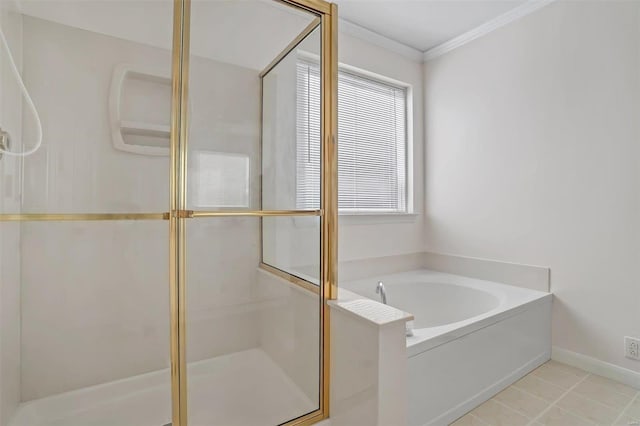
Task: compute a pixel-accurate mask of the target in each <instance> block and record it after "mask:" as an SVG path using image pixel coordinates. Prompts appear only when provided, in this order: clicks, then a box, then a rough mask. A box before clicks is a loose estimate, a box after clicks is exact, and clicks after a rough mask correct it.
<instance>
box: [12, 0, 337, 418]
mask: <svg viewBox="0 0 640 426" xmlns="http://www.w3.org/2000/svg"><path fill="white" fill-rule="evenodd" d="M274 1H279V2H281V3H284V4H288V5H290V6H292V7H297V8H302V9H305V10H308V11H311V12H313V13H315V14H317V15H319V17H320V18H319V19H320V26H321V40H322V41H321V43H322V49H321V66H322V71H321V72H322V76H321V77H322V78H321V81H322V83H321V85H322V93H321V111H322V117H321V129H322V148H321V150H322V153H321V158H322V164H321V175H322V178H321V197H320V200H321V201H320V210H253V211H251V210H224V211H192V210H187V209H186V207H187V197H186V195H187V144H188V142H187V137H188V118H189V117H188V112H187V104H188V92H189V54H190V50H189V36H190V31H191V25H190V12H191V0H174V13H173V47H172V91H171V148H170V151H171V160H170V167H171V170H170V184H169V191H170V206H169V207H170V209H169V212H150V213H25V214H0V222H23V221H24V222H67V221H114V220H127V221H131V220H168V221H169V252H170V258H169V290H170V314H171V316H170V327H171V337H170V346H171V397H172V425H173V426H187V424H188V423H187V362H186V337H185V330H186V311H187V306H186V274H185V271H186V260H187V257H186V221H187V220H191V219H197V218H202V217H228V216H254V217H265V216H319V217H320V220H321V230H320V232H321V235H320V241H321V250H320V256H321V259H320V262H321V268H320V270H321V272H320V275H321V277H320V286H319V289H316V288H314V289H313V290H314V291H315V292H317V293H319V296H320V298H321V301H322V309H321V312H320V328H321V329H320V336H321V337H320V339H321V349H320V352H321V353H320V358H321V362H320V401H319V402H320V404H319V405H320V407H319V408H318V409H317V410H315V411H312V412H310V413H308V414H306V415H304V416H301V417H298V418H296V419H293V420H291V421H289V422H287V423H284V425H288V426H289V425H291V426H293V425H295V426H299V425H300V426H302V425H310V424H313V423H316V422H318V421H320V420H322V419H324V418H327V417H328V416H329V376H330V374H329V373H330V347H329V343H330V336H329V308H328V305H327V300H331V299H335V298H336V297H337V258H338V257H337V245H338V239H337V237H338V236H337V230H338V226H337V220H338V185H337V182H338V180H337V179H338V168H337V167H338V166H337V164H338V159H337V146H336V140H337V77H338V57H337V23H338V17H337V7H336V5H335V4H332V3H328V2H326V1H324V0H274ZM274 25H277V23H275V22H274ZM290 47H291V49H293V48H294V47H295V45H292V46H290ZM286 53H288V52H287V51H285V52H283V53H282V54H281V55H280V56H279V57H278V58H281V57H282V56H284V55H285V54H286ZM261 266H262V267H264V268H265V269H268V270H272V272H274V273H278V274H280V275H281V276H283V274H284V278H287V279H289V280H290V281H291V282H292V283H293V284H296V285H299V286H302V287H304V288H307V289H308V290H311V287H309V285H308V283H306V282H304V281H303V280H299V279H298V280H296V279H293V278H292V277H293V276H290V275H288V274H286V273H284V272H282V271H279V270H277V269H275V268H271V267H269V266H268V265H261Z"/></svg>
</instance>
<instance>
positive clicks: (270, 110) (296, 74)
mask: <svg viewBox="0 0 640 426" xmlns="http://www.w3.org/2000/svg"><path fill="white" fill-rule="evenodd" d="M319 51H320V27H317V28H316V29H315V30H313V31H312V32H311V33H310V34H309V35H308V36H307V37H306V38H305V39H304V40H303V41H302V42H301V43H300V44H298V45H297V46H296V48H295V49H293V50H292V51H291V52H290V53H289V54H288V55H287V56H285V57H284V58H282V60H281V61H280V62H278V64H277V65H275V66H274V67H273V69H271V70H270V71H269V72H268V73H267V74H266V75H265V76H264V77H263V79H262V106H263V109H262V207H263V208H264V209H265V210H294V209H303V210H305V209H306V210H312V209H319V208H320V190H319V189H320V164H321V162H320V89H321V87H320V74H319V72H316V73H307V72H302V69H303V68H309V67H305V65H307V64H315V66H314V69H315V71H318V67H319ZM305 176H313V177H315V180H313V179H312V180H313V182H314V183H315V185H311V184H307V180H308V179H303V178H304V177H305Z"/></svg>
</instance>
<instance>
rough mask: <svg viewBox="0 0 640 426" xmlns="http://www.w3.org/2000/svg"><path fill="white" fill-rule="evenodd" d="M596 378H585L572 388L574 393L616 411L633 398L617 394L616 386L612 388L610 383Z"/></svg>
mask: <svg viewBox="0 0 640 426" xmlns="http://www.w3.org/2000/svg"><path fill="white" fill-rule="evenodd" d="M598 377H599V376H589V377H587V378H586V379H585V380H584V381H583V382H582V383H580V384H579V385H578V386H576V387H575V388H574V391H575V392H578V393H580V394H582V395H584V396H586V397H588V398H591V399H593V400H595V401H598V402H600V403H602V404H605V405H608V406H610V407H613V408H617V409H622V408H624V407H625V406H626V405H627V404H628V403H629V402H630V401H631V399H632V398H633V397H632V396H630V395H625V394H622V393H619V392H617V391H616V389H619V387H618V386H612V385H611V384H610V383H608V382H606V381H603V380H601V379H602V378H598ZM613 383H615V382H613ZM616 384H617V383H616ZM622 386H624V385H622Z"/></svg>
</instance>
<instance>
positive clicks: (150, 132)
mask: <svg viewBox="0 0 640 426" xmlns="http://www.w3.org/2000/svg"><path fill="white" fill-rule="evenodd" d="M120 131H121V132H122V133H123V134H125V135H140V136H158V137H160V136H163V137H167V138H168V137H169V136H170V134H171V126H166V125H163V124H152V123H143V122H140V121H124V120H123V121H121V122H120Z"/></svg>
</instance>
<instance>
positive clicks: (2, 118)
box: [0, 2, 22, 425]
mask: <svg viewBox="0 0 640 426" xmlns="http://www.w3.org/2000/svg"><path fill="white" fill-rule="evenodd" d="M0 24H1V25H2V29H3V32H4V34H5V36H6V38H7V41H8V43H9V45H10V48H11V50H12V52H11V53H12V55H13V57H14V59H15V61H16V62H17V66H18V68H19V69H21V68H22V20H21V18H20V15H18V14H16V13H15V12H14V8H13V4H12V2H1V3H0ZM21 105H22V97H21V94H20V91H19V88H18V85H17V81H16V79H15V76H14V75H13V73H12V72H11V68H10V63H9V58H8V52H7V51H6V50H5V48H4V47H0V126H1V127H2V128H3V129H4V130H5V131H8V132H9V133H10V135H11V139H12V149H13V150H16V151H20V150H21V149H22V148H21V144H20V143H21V139H22V138H21V136H22V135H21V133H22V132H21V127H22V120H21V114H22V108H21ZM20 166H21V163H20V160H19V159H18V158H16V157H9V156H6V155H5V156H3V158H2V159H0V213H19V211H20V193H19V188H20V170H21V169H20ZM19 243H20V225H19V224H17V223H1V224H0V424H2V425H4V424H7V422H8V420H9V419H10V418H11V416H12V415H13V413H14V412H15V410H16V408H17V405H18V402H19V401H20V249H19Z"/></svg>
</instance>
